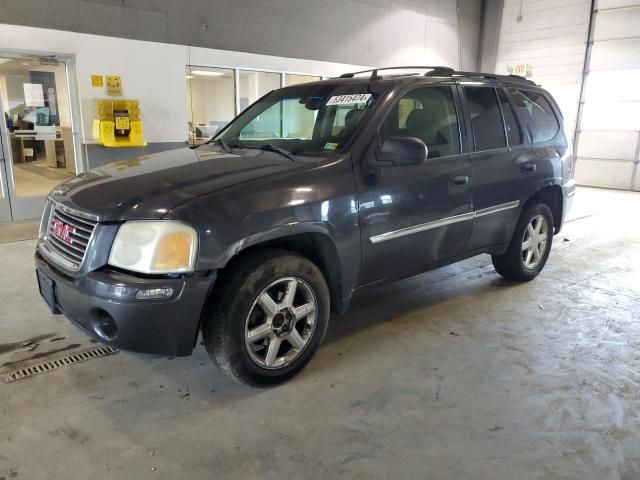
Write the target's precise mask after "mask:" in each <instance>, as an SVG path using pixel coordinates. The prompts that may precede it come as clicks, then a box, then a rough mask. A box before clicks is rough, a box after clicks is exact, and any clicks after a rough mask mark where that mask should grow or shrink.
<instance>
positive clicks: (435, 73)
mask: <svg viewBox="0 0 640 480" xmlns="http://www.w3.org/2000/svg"><path fill="white" fill-rule="evenodd" d="M409 69H419V70H424V69H427V70H429V71H428V72H427V73H425V74H424V76H425V77H476V78H487V79H490V80H505V81H508V82H514V83H523V84H525V85H533V86H537V85H536V84H535V82H533V81H531V80H529V79H527V78H524V77H521V76H519V75H513V74H511V75H500V74H497V73H482V72H465V71H459V70H454V69H453V68H451V67H445V66H442V65H412V66H401V67H382V68H372V69H370V70H361V71H359V72H351V73H343V74H342V75H340V77H338V78H353V77H354V76H356V75H359V74H361V73H368V72H371V77H370V79H371V80H377V79H379V78H380V76H379V75H378V72H379V71H381V70H409Z"/></svg>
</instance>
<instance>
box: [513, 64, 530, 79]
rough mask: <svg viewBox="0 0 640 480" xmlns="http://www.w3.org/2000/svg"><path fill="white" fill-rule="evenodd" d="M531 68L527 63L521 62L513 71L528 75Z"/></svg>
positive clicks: (524, 75) (515, 73)
mask: <svg viewBox="0 0 640 480" xmlns="http://www.w3.org/2000/svg"><path fill="white" fill-rule="evenodd" d="M530 71H531V70H530V69H529V65H527V64H526V63H521V64H519V65H514V66H513V68H512V70H511V73H512V74H513V75H520V76H521V77H526V76H528V75H530Z"/></svg>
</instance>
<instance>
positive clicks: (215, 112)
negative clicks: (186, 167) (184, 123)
mask: <svg viewBox="0 0 640 480" xmlns="http://www.w3.org/2000/svg"><path fill="white" fill-rule="evenodd" d="M186 80H187V118H188V119H189V125H188V131H189V143H194V144H198V143H202V142H204V141H206V140H207V139H209V138H211V137H213V136H214V135H215V134H216V132H218V131H219V130H220V129H222V128H223V127H224V126H225V125H226V124H227V123H229V122H230V121H231V120H232V119H233V117H235V115H236V100H235V87H234V73H233V70H232V69H230V68H209V67H196V66H188V67H187V75H186Z"/></svg>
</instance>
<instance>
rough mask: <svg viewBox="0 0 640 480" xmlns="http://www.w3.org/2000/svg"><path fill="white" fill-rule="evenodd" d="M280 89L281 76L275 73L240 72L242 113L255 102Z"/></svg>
mask: <svg viewBox="0 0 640 480" xmlns="http://www.w3.org/2000/svg"><path fill="white" fill-rule="evenodd" d="M278 88H280V74H279V73H273V72H254V71H246V70H240V72H239V87H238V89H239V90H240V91H239V93H238V94H239V96H240V111H243V110H244V109H245V108H247V107H248V106H249V105H251V104H252V103H253V102H255V101H256V100H258V99H259V98H260V97H262V96H263V95H266V94H267V93H269V92H270V91H271V90H277V89H278Z"/></svg>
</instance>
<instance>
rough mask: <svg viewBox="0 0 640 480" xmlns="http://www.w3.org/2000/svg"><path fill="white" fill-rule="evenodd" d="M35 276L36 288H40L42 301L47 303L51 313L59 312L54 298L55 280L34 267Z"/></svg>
mask: <svg viewBox="0 0 640 480" xmlns="http://www.w3.org/2000/svg"><path fill="white" fill-rule="evenodd" d="M36 277H37V278H38V289H39V290H40V295H42V298H43V299H44V301H45V302H47V305H49V309H51V313H54V314H57V313H61V312H60V309H59V308H58V302H57V300H56V282H54V281H53V280H52V279H51V278H49V276H48V275H47V274H46V273H44V272H43V271H42V270H40V269H36Z"/></svg>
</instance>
